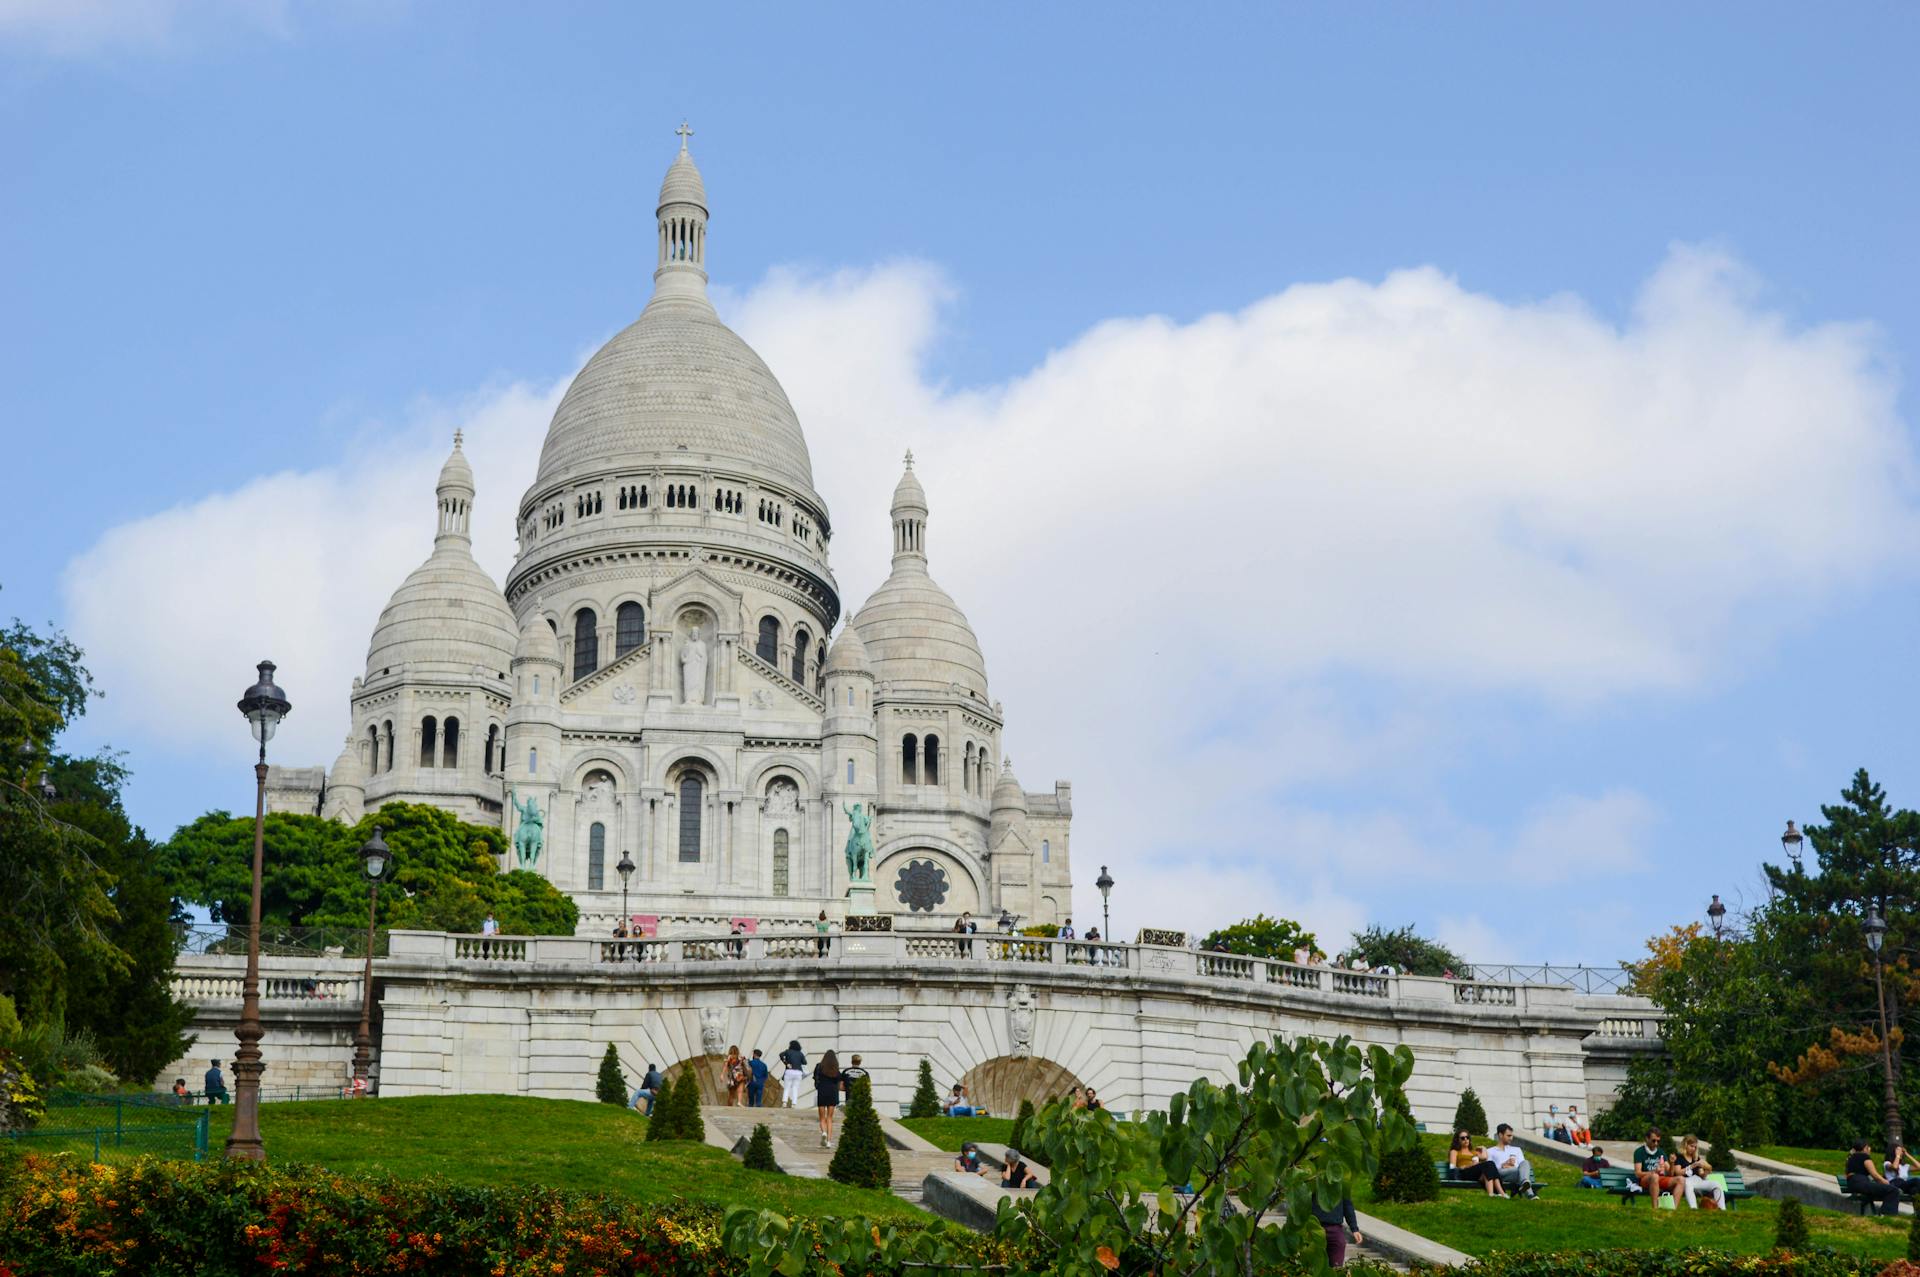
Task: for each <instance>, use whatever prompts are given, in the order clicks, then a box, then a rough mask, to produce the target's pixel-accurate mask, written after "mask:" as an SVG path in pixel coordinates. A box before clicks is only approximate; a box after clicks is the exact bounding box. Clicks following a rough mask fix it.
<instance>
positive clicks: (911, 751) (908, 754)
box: [900, 732, 920, 785]
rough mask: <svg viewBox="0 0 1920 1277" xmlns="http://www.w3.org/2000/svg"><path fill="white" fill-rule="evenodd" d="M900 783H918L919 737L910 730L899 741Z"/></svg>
mask: <svg viewBox="0 0 1920 1277" xmlns="http://www.w3.org/2000/svg"><path fill="white" fill-rule="evenodd" d="M900 783H901V784H903V785H917V784H919V783H920V739H919V737H917V736H915V735H914V734H913V733H912V732H908V733H907V735H906V738H905V739H903V740H902V741H901V742H900Z"/></svg>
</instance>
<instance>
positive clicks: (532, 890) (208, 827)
mask: <svg viewBox="0 0 1920 1277" xmlns="http://www.w3.org/2000/svg"><path fill="white" fill-rule="evenodd" d="M375 825H378V826H380V829H381V836H382V837H383V838H384V839H385V840H386V843H387V846H388V847H389V848H390V849H391V850H392V851H393V853H394V864H393V875H392V878H391V880H390V881H389V883H388V886H387V889H385V890H383V891H381V893H380V901H379V912H378V925H380V926H382V927H406V928H416V929H419V930H426V931H466V932H473V931H478V930H479V929H480V924H481V922H482V921H483V920H484V919H485V918H486V916H487V914H488V913H489V912H491V913H492V914H493V916H494V917H495V919H497V920H498V921H499V923H500V929H501V930H502V931H503V932H506V933H508V934H512V935H572V934H573V931H574V925H575V923H576V922H577V921H578V918H579V910H578V909H577V908H576V907H575V905H574V903H573V901H572V900H570V899H568V898H567V897H566V896H565V895H563V894H562V893H561V892H559V891H558V890H556V889H555V888H554V886H553V884H552V883H550V882H548V881H547V880H546V879H545V878H543V877H541V876H540V875H539V874H536V873H531V872H528V871H526V870H523V869H515V870H512V871H510V872H506V873H502V872H500V870H499V868H498V864H499V861H500V859H501V858H502V857H503V856H504V855H505V854H506V852H507V840H506V837H505V835H503V834H502V833H501V832H500V831H499V830H498V829H492V828H489V827H487V826H484V825H469V824H466V823H464V822H462V821H461V820H459V819H458V818H457V817H455V816H453V815H452V814H451V813H449V812H445V811H442V810H441V809H440V808H438V807H430V806H427V805H425V804H422V803H388V804H386V805H385V806H384V807H382V808H381V809H380V810H379V811H377V812H370V813H368V814H367V815H366V816H364V817H362V818H361V820H360V822H359V823H358V824H355V825H343V824H340V823H339V822H338V821H333V820H326V819H323V818H322V817H319V816H307V815H290V814H285V813H275V814H273V815H269V816H268V817H267V819H266V856H265V863H264V865H263V868H262V878H261V891H260V897H261V901H260V918H261V922H262V925H265V926H276V927H364V926H366V924H367V886H366V878H365V877H364V875H363V874H362V872H361V868H360V856H359V851H360V847H361V844H363V843H365V842H366V841H367V839H368V838H369V837H370V836H371V835H372V833H373V828H374V826H375ZM165 850H166V856H167V860H168V862H169V864H170V866H171V868H172V872H173V875H174V882H175V890H176V892H177V893H178V894H179V895H180V897H181V898H182V899H184V900H190V901H193V902H194V903H196V904H201V905H205V906H206V907H207V908H208V909H209V910H211V912H212V914H213V917H214V920H215V921H217V922H226V923H231V924H237V925H245V924H246V921H247V917H248V908H249V902H250V901H249V898H250V896H251V893H252V874H253V818H252V817H251V816H231V815H228V814H227V813H226V812H224V811H215V812H209V813H208V814H206V815H204V816H202V817H200V818H199V819H198V820H195V821H193V822H192V823H191V824H187V825H182V826H181V827H180V828H179V829H178V830H177V831H175V833H174V835H173V837H172V838H170V839H169V840H168V841H167V845H166V849H165Z"/></svg>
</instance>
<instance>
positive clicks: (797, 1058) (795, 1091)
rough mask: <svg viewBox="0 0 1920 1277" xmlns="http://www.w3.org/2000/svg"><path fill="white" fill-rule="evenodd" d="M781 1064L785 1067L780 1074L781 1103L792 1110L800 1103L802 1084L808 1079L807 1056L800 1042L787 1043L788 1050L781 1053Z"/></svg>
mask: <svg viewBox="0 0 1920 1277" xmlns="http://www.w3.org/2000/svg"><path fill="white" fill-rule="evenodd" d="M780 1063H781V1064H782V1065H784V1066H785V1070H784V1071H783V1072H782V1073H781V1074H780V1102H781V1105H782V1106H783V1107H785V1108H792V1107H793V1106H794V1105H795V1104H797V1103H799V1101H800V1084H801V1083H802V1082H804V1081H806V1078H807V1056H806V1052H804V1051H802V1050H801V1049H800V1043H799V1041H798V1040H795V1041H792V1042H789V1043H787V1049H786V1050H784V1051H782V1052H781V1053H780Z"/></svg>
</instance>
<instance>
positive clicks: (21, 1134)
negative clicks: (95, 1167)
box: [0, 1091, 208, 1162]
mask: <svg viewBox="0 0 1920 1277" xmlns="http://www.w3.org/2000/svg"><path fill="white" fill-rule="evenodd" d="M207 1117H208V1115H207V1112H206V1110H205V1109H201V1110H198V1111H195V1110H193V1109H190V1108H187V1107H185V1106H183V1105H182V1104H181V1103H179V1101H177V1100H175V1099H174V1097H173V1096H170V1095H165V1096H161V1095H153V1096H148V1095H84V1094H79V1093H76V1092H65V1091H63V1092H58V1093H56V1094H55V1095H53V1096H52V1097H51V1098H50V1099H48V1101H47V1113H46V1116H45V1117H44V1118H42V1119H41V1120H40V1122H39V1124H38V1125H36V1126H32V1127H28V1128H26V1129H25V1130H18V1131H7V1132H4V1133H0V1138H4V1139H7V1140H9V1141H11V1142H12V1143H14V1144H17V1145H20V1146H22V1147H24V1148H27V1149H30V1150H32V1151H34V1152H38V1153H73V1154H76V1155H78V1156H81V1157H86V1158H90V1159H92V1160H93V1161H96V1162H102V1161H115V1160H118V1159H120V1158H123V1157H141V1156H146V1157H168V1158H177V1159H180V1160H182V1161H194V1162H197V1161H200V1160H201V1159H202V1158H204V1157H206V1155H207Z"/></svg>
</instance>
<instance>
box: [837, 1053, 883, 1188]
mask: <svg viewBox="0 0 1920 1277" xmlns="http://www.w3.org/2000/svg"><path fill="white" fill-rule="evenodd" d="M827 1178H828V1179H834V1180H839V1181H840V1182H841V1183H842V1184H853V1185H856V1186H858V1187H860V1188H878V1189H885V1188H886V1187H887V1185H888V1184H890V1183H892V1181H893V1158H892V1156H891V1155H889V1154H888V1152H887V1139H886V1136H885V1135H883V1134H881V1131H880V1116H879V1114H877V1113H875V1112H874V1111H873V1083H872V1081H871V1080H870V1079H868V1078H864V1077H857V1078H854V1079H853V1082H852V1084H851V1085H849V1086H848V1087H847V1106H846V1111H845V1122H844V1124H843V1125H842V1126H841V1128H840V1143H839V1145H838V1146H837V1147H835V1149H834V1150H833V1160H832V1161H830V1162H828V1163H827Z"/></svg>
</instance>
